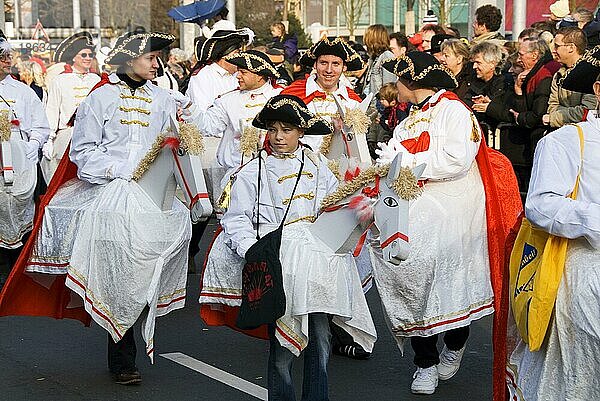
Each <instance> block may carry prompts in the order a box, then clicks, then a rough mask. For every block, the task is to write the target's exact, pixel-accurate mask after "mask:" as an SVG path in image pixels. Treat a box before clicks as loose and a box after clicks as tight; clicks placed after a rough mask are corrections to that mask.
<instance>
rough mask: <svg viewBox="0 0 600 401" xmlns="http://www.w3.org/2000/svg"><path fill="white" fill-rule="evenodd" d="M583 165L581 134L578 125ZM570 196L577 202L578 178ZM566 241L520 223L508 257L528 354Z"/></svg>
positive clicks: (547, 314)
mask: <svg viewBox="0 0 600 401" xmlns="http://www.w3.org/2000/svg"><path fill="white" fill-rule="evenodd" d="M577 130H578V133H579V140H580V149H581V156H582V157H581V160H582V162H583V132H582V130H581V128H580V127H579V126H577ZM580 174H581V167H580V171H579V174H578V175H577V180H576V181H575V187H574V189H573V192H572V193H571V195H570V198H571V199H576V197H577V190H578V189H579V176H580ZM567 245H568V239H566V238H562V237H556V236H554V235H551V234H548V233H547V232H545V231H544V230H541V229H539V228H536V227H534V226H532V224H531V223H530V222H529V220H527V219H526V218H523V220H522V222H521V228H520V229H519V233H518V234H517V238H516V240H515V244H514V247H513V249H512V252H511V254H510V265H509V273H510V279H509V284H510V287H509V288H510V291H511V292H512V293H511V297H510V299H511V305H510V306H511V309H512V312H513V316H514V318H515V321H516V323H517V328H518V329H519V334H520V335H521V338H522V339H523V341H525V342H526V343H527V344H528V345H529V349H530V350H531V351H537V350H539V349H540V347H541V345H542V343H543V341H544V338H545V337H546V331H547V330H548V325H549V323H550V319H551V318H552V311H553V310H554V303H555V301H556V294H557V293H558V286H559V285H560V280H561V277H562V273H563V270H564V268H565V261H566V256H567Z"/></svg>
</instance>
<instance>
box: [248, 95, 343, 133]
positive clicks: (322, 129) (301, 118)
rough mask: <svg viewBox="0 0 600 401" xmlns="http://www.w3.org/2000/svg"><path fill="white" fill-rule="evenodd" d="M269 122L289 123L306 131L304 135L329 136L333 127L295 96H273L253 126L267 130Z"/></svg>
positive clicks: (253, 121)
mask: <svg viewBox="0 0 600 401" xmlns="http://www.w3.org/2000/svg"><path fill="white" fill-rule="evenodd" d="M269 121H280V122H282V123H288V124H291V125H293V126H295V127H298V128H301V129H303V130H304V135H328V134H331V133H332V132H333V127H332V126H331V124H329V123H328V122H327V121H325V120H323V119H322V118H321V117H318V116H315V115H314V114H312V113H311V112H310V110H308V108H307V107H306V105H305V104H304V102H303V101H302V99H300V98H299V97H297V96H293V95H277V96H273V97H272V98H271V99H269V101H267V104H265V106H264V107H263V109H262V110H261V111H260V112H259V113H258V114H257V115H256V117H254V120H252V125H253V126H255V127H256V128H260V129H267V123H268V122H269Z"/></svg>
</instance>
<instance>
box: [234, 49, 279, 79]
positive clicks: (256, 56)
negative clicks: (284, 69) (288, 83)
mask: <svg viewBox="0 0 600 401" xmlns="http://www.w3.org/2000/svg"><path fill="white" fill-rule="evenodd" d="M225 60H227V62H228V63H230V64H233V65H235V66H237V67H239V68H243V69H245V70H248V71H251V72H253V73H255V74H258V75H263V76H266V77H272V78H279V77H280V75H279V72H277V69H276V68H275V65H274V64H273V62H271V59H270V58H269V56H267V55H266V54H265V53H263V52H259V51H258V50H248V51H245V52H241V53H238V54H230V55H229V56H225Z"/></svg>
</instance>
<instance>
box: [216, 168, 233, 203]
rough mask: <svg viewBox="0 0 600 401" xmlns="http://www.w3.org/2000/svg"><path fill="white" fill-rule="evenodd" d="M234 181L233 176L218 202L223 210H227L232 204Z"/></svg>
mask: <svg viewBox="0 0 600 401" xmlns="http://www.w3.org/2000/svg"><path fill="white" fill-rule="evenodd" d="M233 180H234V178H233V176H232V177H230V178H229V181H227V185H225V188H224V189H223V193H221V196H219V200H218V201H217V206H218V207H219V208H221V209H222V210H227V209H228V208H229V204H230V203H231V186H232V185H233Z"/></svg>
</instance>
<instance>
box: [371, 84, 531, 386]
mask: <svg viewBox="0 0 600 401" xmlns="http://www.w3.org/2000/svg"><path fill="white" fill-rule="evenodd" d="M397 153H402V164H403V165H407V166H411V167H412V166H414V165H418V164H420V163H426V164H427V167H426V168H425V171H424V172H423V174H422V176H421V177H422V178H424V179H426V180H427V183H426V184H425V185H424V186H423V191H424V192H423V194H422V195H421V196H420V197H419V198H417V199H416V200H414V201H412V203H411V207H410V220H409V221H410V226H409V237H410V244H411V252H410V256H409V257H408V259H407V260H405V261H403V262H401V264H400V266H391V265H386V264H383V263H378V264H376V265H375V266H374V269H375V273H376V274H375V278H376V284H377V288H378V290H379V294H380V296H381V299H382V302H383V305H384V310H385V311H386V312H387V314H388V318H389V321H390V323H391V328H392V331H393V333H394V334H395V335H396V337H397V338H398V339H401V338H404V337H412V336H418V337H428V336H432V335H435V334H438V333H442V332H446V331H448V330H452V329H456V328H461V327H465V326H468V325H469V324H470V323H471V322H472V321H474V320H477V319H479V318H481V317H483V316H485V315H489V314H491V313H493V312H494V309H496V312H497V313H496V316H495V319H494V336H495V339H494V343H495V344H496V343H497V339H500V338H502V336H505V334H506V331H505V329H506V324H505V320H506V297H504V289H505V288H506V287H505V285H506V284H505V283H504V279H505V277H506V275H504V274H503V271H504V267H505V266H504V263H505V255H504V245H505V241H506V237H507V235H508V233H509V231H510V228H511V227H512V226H513V225H514V223H515V221H516V219H517V217H518V215H519V213H520V211H521V210H522V204H521V200H520V196H519V191H518V187H517V183H516V179H515V176H514V172H513V170H512V167H511V165H510V162H508V160H507V159H506V158H505V157H504V156H503V155H501V154H500V153H499V152H497V151H494V150H493V149H490V148H488V147H487V145H486V144H485V140H484V139H483V137H482V131H481V129H480V127H479V124H478V123H477V121H476V120H475V118H474V116H473V114H472V112H471V111H470V110H469V109H468V108H467V107H466V106H465V105H464V104H463V103H462V102H461V101H460V100H459V99H458V97H457V96H456V95H455V94H454V93H452V92H448V91H445V90H441V91H438V92H437V93H435V94H434V95H433V96H431V98H430V99H429V100H428V101H427V102H426V103H425V104H424V105H423V106H422V108H421V109H419V108H417V107H413V109H412V110H411V112H410V114H409V116H408V117H407V118H406V120H404V121H402V122H401V123H400V125H399V126H398V127H397V128H396V129H395V131H394V136H393V138H392V139H390V141H389V143H388V144H387V145H384V146H383V147H382V152H381V159H380V160H379V161H381V162H388V161H390V160H392V158H393V157H394V156H395V155H396V154H397ZM498 344H500V343H499V342H498ZM494 351H495V352H497V353H502V352H504V353H505V352H506V350H505V349H504V350H503V349H501V347H496V346H494ZM503 370H504V366H494V373H495V374H496V373H498V372H500V371H502V372H503ZM496 377H497V376H495V380H496ZM503 385H504V384H503V383H501V382H499V383H496V382H495V383H494V386H495V387H496V386H503Z"/></svg>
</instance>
